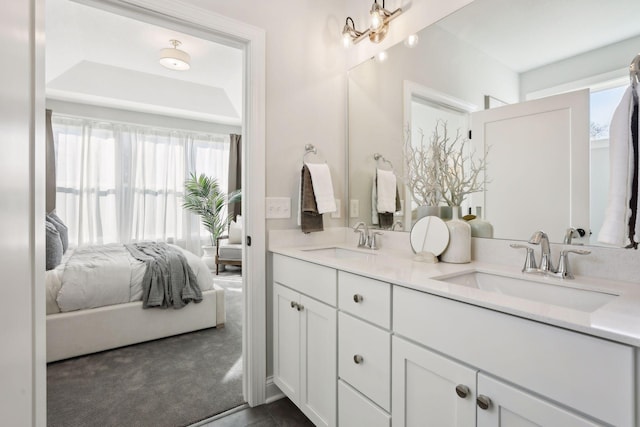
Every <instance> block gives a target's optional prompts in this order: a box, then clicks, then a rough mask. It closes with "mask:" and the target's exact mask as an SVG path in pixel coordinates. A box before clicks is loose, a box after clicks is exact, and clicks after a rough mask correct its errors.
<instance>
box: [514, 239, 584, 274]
mask: <svg viewBox="0 0 640 427" xmlns="http://www.w3.org/2000/svg"><path fill="white" fill-rule="evenodd" d="M529 243H530V244H532V245H536V246H537V245H540V266H538V265H537V264H536V258H535V255H534V253H533V248H532V247H531V246H527V245H521V244H512V245H511V247H512V248H514V249H526V250H527V257H526V259H525V263H524V267H523V268H522V271H523V272H524V273H535V274H544V275H548V276H553V277H559V278H561V279H573V274H572V273H571V269H570V267H569V254H570V253H574V254H578V255H588V254H590V253H591V251H587V250H584V249H562V250H561V251H560V257H559V259H558V268H557V269H556V268H554V267H553V263H552V261H551V246H550V245H549V237H548V236H547V234H546V233H545V232H544V231H541V230H538V231H536V232H535V233H533V235H532V236H531V238H530V239H529Z"/></svg>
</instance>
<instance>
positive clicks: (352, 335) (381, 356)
mask: <svg viewBox="0 0 640 427" xmlns="http://www.w3.org/2000/svg"><path fill="white" fill-rule="evenodd" d="M360 358H361V359H360ZM356 359H357V360H356ZM338 376H339V377H340V378H341V379H342V380H344V381H345V382H347V383H348V384H350V385H351V386H352V387H354V388H355V389H356V390H358V391H359V392H361V393H362V394H364V395H365V396H367V397H368V398H369V399H371V400H372V401H374V402H375V403H376V404H377V405H379V406H380V407H381V408H382V409H384V410H385V411H389V410H390V407H391V334H390V333H389V332H387V331H385V330H383V329H380V328H378V327H376V326H373V325H371V324H369V323H366V322H363V321H362V320H359V319H356V318H355V317H352V316H350V315H348V314H345V313H339V315H338Z"/></svg>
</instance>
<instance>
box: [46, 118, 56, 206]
mask: <svg viewBox="0 0 640 427" xmlns="http://www.w3.org/2000/svg"><path fill="white" fill-rule="evenodd" d="M51 114H52V111H51V110H47V114H46V124H45V126H46V135H47V136H46V145H47V148H46V150H47V151H46V178H45V179H46V208H47V213H49V212H52V211H53V210H54V209H55V208H56V149H55V145H54V142H53V126H52V125H51Z"/></svg>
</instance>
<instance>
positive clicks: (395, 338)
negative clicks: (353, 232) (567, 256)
mask: <svg viewBox="0 0 640 427" xmlns="http://www.w3.org/2000/svg"><path fill="white" fill-rule="evenodd" d="M271 250H272V252H273V310H274V312H273V330H274V382H275V384H276V385H278V387H280V389H281V390H282V391H283V392H284V393H285V394H286V395H287V396H288V397H289V398H291V400H292V401H293V402H294V403H295V404H296V405H298V406H299V407H300V409H301V410H302V411H303V412H304V413H305V414H306V415H307V416H308V417H309V418H310V419H311V420H312V421H313V422H314V423H315V424H316V425H319V426H320V425H322V426H335V425H339V426H349V427H352V426H387V427H388V426H425V425H430V426H474V425H478V426H523V425H527V426H528V425H541V426H601V425H613V426H620V427H622V426H628V427H632V426H636V427H637V426H639V425H640V414H638V410H639V408H638V407H639V406H640V405H639V404H638V400H639V398H640V396H639V392H638V387H640V350H639V347H640V333H638V326H637V325H638V323H637V322H639V321H640V286H638V285H636V284H629V283H624V282H612V281H604V280H594V279H587V278H582V277H577V279H576V280H574V281H571V283H569V281H564V282H563V281H561V280H560V279H551V278H544V277H539V278H533V279H531V280H529V278H528V277H524V276H523V274H522V273H521V272H520V269H519V268H518V266H513V267H511V266H504V265H490V264H486V263H479V262H472V263H470V264H462V265H453V264H443V263H440V264H424V263H420V262H414V261H412V259H411V256H406V254H402V256H398V254H397V253H394V251H393V250H389V251H386V252H385V251H384V250H382V251H375V252H374V251H365V250H357V249H355V247H351V246H350V245H325V246H323V247H289V248H271ZM480 281H483V283H480ZM502 282H504V283H502ZM501 283H502V284H501ZM491 284H495V285H496V286H495V287H491V286H492V285H491ZM529 285H530V286H531V288H530V289H529V288H527V287H526V286H529ZM513 289H516V290H515V291H513ZM537 290H540V292H538V293H536V292H537ZM555 298H557V299H555ZM634 310H635V312H634ZM634 320H635V322H636V323H635V325H634V324H633V323H632V322H633V321H634ZM630 322H631V323H630Z"/></svg>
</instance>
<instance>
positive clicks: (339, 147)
mask: <svg viewBox="0 0 640 427" xmlns="http://www.w3.org/2000/svg"><path fill="white" fill-rule="evenodd" d="M187 2H188V3H190V4H193V5H196V6H199V7H202V8H204V9H209V10H212V11H215V12H216V13H219V14H222V15H225V16H228V17H230V18H234V19H237V20H240V21H244V22H246V23H248V24H252V25H255V26H257V27H261V28H264V29H265V30H266V38H267V80H266V91H267V93H266V97H267V111H266V120H267V138H266V143H267V146H266V170H267V177H266V195H267V197H270V196H271V197H291V205H292V217H291V218H290V219H272V220H267V229H283V228H294V227H296V215H295V207H296V206H297V203H298V202H297V201H298V196H297V193H298V184H297V180H298V176H299V173H300V168H301V167H302V155H303V154H304V145H305V144H306V143H311V144H314V145H315V146H316V148H317V149H318V155H317V159H318V160H320V161H326V162H327V164H328V165H329V167H330V169H331V173H332V178H333V186H334V191H335V195H336V197H337V198H340V199H342V198H343V197H344V190H345V186H346V184H345V162H346V160H345V117H346V112H345V103H346V101H345V99H346V76H345V52H344V49H343V48H342V40H341V31H342V25H343V22H344V19H345V17H346V16H345V7H344V1H343V0H323V1H317V0H296V1H287V0H270V1H264V2H263V1H255V0H234V1H224V2H211V1H209V0H187ZM308 160H313V156H311V157H308ZM342 205H343V210H344V203H343V204H342ZM324 223H325V227H327V226H338V225H343V224H344V223H345V219H344V214H343V215H342V218H341V219H337V220H336V219H331V218H329V215H325V218H324Z"/></svg>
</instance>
